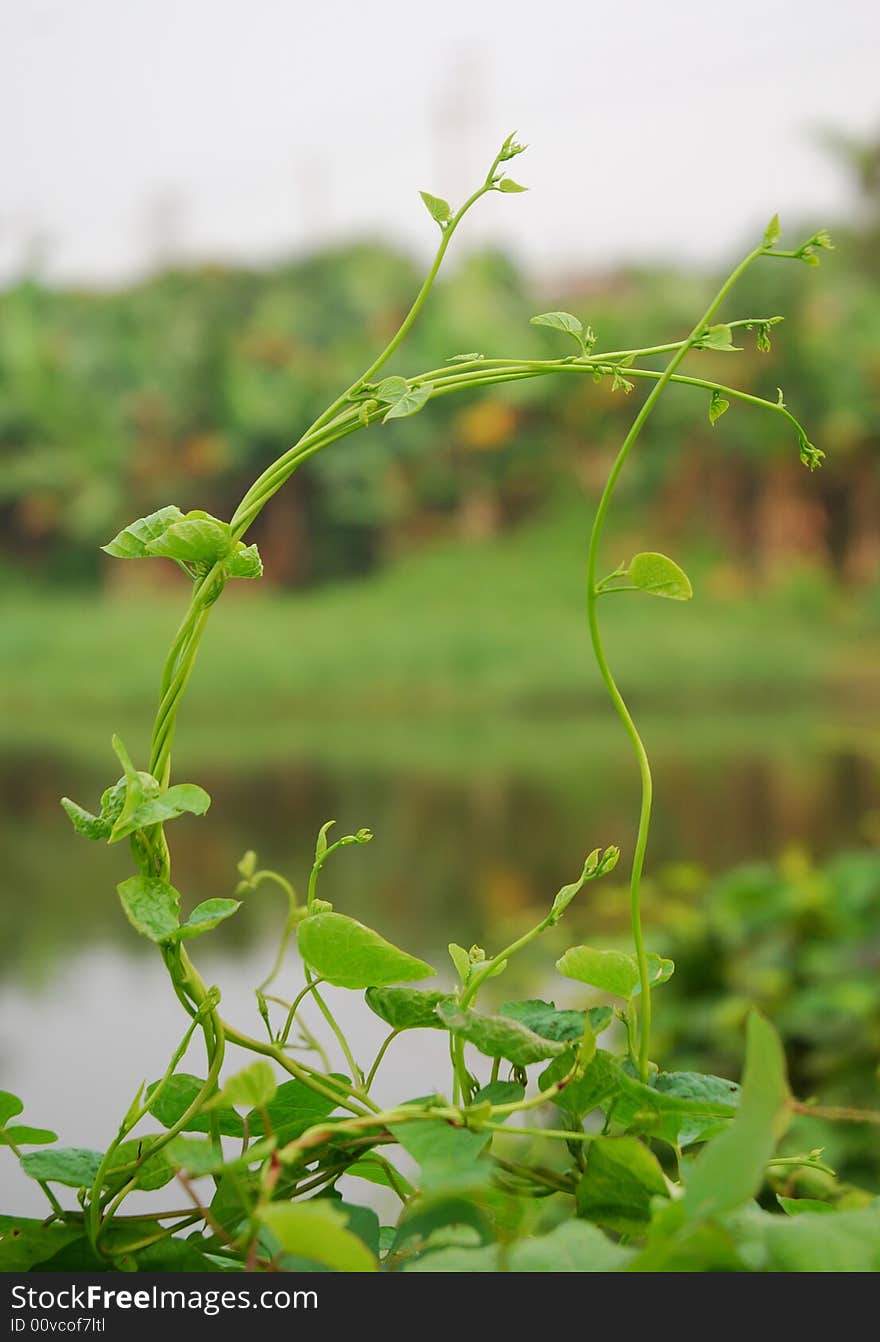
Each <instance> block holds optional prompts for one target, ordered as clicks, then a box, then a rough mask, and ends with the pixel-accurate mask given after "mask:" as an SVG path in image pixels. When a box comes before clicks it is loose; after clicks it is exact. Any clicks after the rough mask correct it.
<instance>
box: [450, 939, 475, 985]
mask: <svg viewBox="0 0 880 1342" xmlns="http://www.w3.org/2000/svg"><path fill="white" fill-rule="evenodd" d="M448 950H449V958H450V959H451V961H452V963H453V964H454V965H455V972H456V974H457V975H458V977H459V978H460V979H461V981H462V983H463V984H465V983H467V981H468V979H469V978H470V976H471V957H470V956H469V955H468V953H467V951H466V950H465V948H464V946H458V945H456V943H455V942H454V941H450V943H449V946H448Z"/></svg>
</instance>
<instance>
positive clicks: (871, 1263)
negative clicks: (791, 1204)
mask: <svg viewBox="0 0 880 1342" xmlns="http://www.w3.org/2000/svg"><path fill="white" fill-rule="evenodd" d="M737 1229H738V1231H739V1233H740V1234H741V1235H744V1236H746V1235H747V1236H748V1252H749V1257H750V1258H758V1257H759V1255H760V1260H759V1261H760V1267H761V1269H762V1270H763V1271H765V1272H878V1271H880V1203H878V1202H874V1203H873V1204H872V1205H871V1206H869V1207H860V1208H858V1209H854V1210H852V1211H839V1212H835V1213H834V1215H833V1216H817V1215H812V1216H793V1217H792V1216H772V1215H768V1214H767V1213H766V1212H759V1211H753V1210H749V1211H747V1212H745V1213H743V1214H742V1217H741V1219H739V1220H738V1222H737Z"/></svg>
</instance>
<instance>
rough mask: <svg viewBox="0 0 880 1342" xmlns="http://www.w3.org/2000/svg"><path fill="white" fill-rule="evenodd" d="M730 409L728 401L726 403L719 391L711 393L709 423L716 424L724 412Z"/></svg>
mask: <svg viewBox="0 0 880 1342" xmlns="http://www.w3.org/2000/svg"><path fill="white" fill-rule="evenodd" d="M729 409H730V401H726V400H725V399H724V397H723V396H722V395H721V392H720V391H713V393H712V399H711V400H710V402H709V423H710V424H713V425H714V424H716V423H717V422H718V420H719V419H720V418H721V416H722V415H723V414H724V412H725V410H729Z"/></svg>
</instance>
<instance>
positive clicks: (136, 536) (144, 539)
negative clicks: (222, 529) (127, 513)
mask: <svg viewBox="0 0 880 1342" xmlns="http://www.w3.org/2000/svg"><path fill="white" fill-rule="evenodd" d="M182 520H183V513H182V512H181V511H180V509H179V508H178V507H177V506H176V505H175V504H170V505H169V506H168V507H167V508H159V509H158V510H157V511H156V512H154V513H149V514H148V515H147V516H146V517H139V518H138V519H137V521H136V522H129V524H128V526H127V527H123V529H122V531H120V532H119V533H118V535H116V536H114V537H113V539H112V541H108V542H107V544H106V545H102V546H101V549H102V550H104V551H106V553H107V554H108V555H113V557H114V559H149V558H150V556H151V555H152V553H153V551H152V550H150V549H148V546H149V545H150V544H151V543H152V542H153V541H155V540H157V539H158V538H159V537H160V536H162V535H163V534H164V533H165V532H166V531H167V530H168V528H169V527H170V526H172V525H173V524H174V523H175V522H180V521H182Z"/></svg>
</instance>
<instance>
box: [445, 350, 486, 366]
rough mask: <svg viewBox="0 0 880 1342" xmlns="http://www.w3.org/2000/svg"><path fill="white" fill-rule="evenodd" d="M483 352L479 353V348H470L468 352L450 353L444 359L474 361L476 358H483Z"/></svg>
mask: <svg viewBox="0 0 880 1342" xmlns="http://www.w3.org/2000/svg"><path fill="white" fill-rule="evenodd" d="M485 357H486V356H485V354H480V352H479V350H472V351H471V353H470V354H450V356H449V358H448V359H447V360H446V362H447V363H474V362H476V361H477V360H478V359H485Z"/></svg>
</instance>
